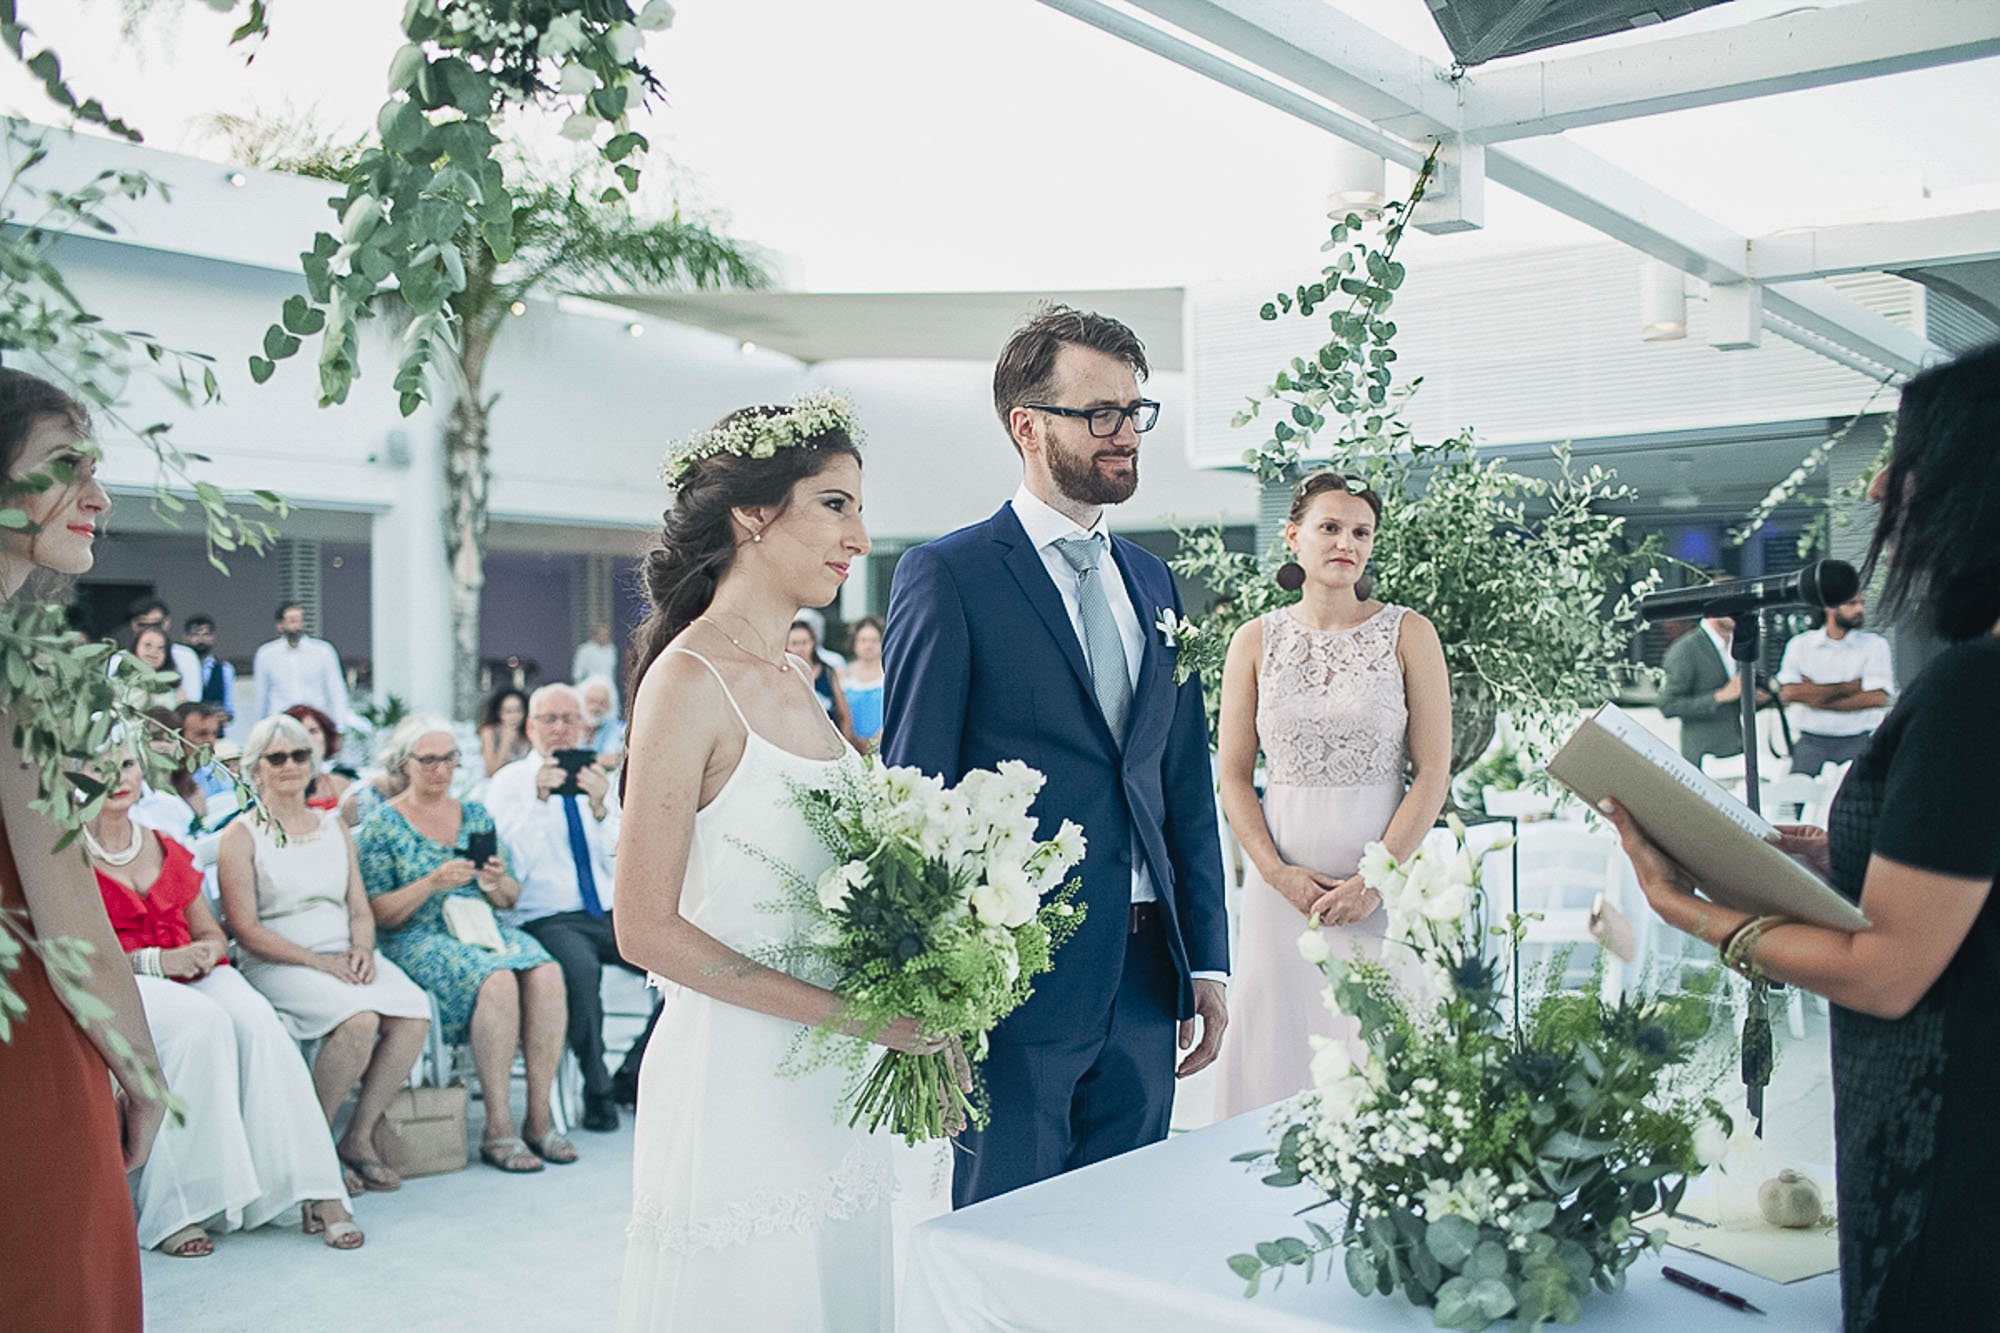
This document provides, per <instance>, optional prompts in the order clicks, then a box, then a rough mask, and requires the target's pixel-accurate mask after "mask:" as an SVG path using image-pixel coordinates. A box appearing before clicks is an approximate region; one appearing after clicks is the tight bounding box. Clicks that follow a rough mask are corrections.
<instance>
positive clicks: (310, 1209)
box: [83, 754, 362, 1259]
mask: <svg viewBox="0 0 2000 1333" xmlns="http://www.w3.org/2000/svg"><path fill="white" fill-rule="evenodd" d="M140 779H141V771H140V766H139V761H138V760H137V759H136V758H133V757H132V756H130V755H129V754H128V755H126V756H125V757H124V758H123V760H122V762H120V764H119V766H118V769H117V771H116V773H115V774H113V775H112V778H111V782H112V787H111V794H110V795H109V796H108V797H107V798H106V799H105V802H104V807H103V809H102V810H101V811H100V812H99V813H98V816H97V818H96V819H94V820H92V821H91V823H90V826H89V827H88V828H87V829H86V830H85V831H84V835H83V845H84V848H85V849H86V850H87V851H88V852H89V854H90V862H91V867H92V868H93V869H94V870H95V871H96V872H97V888H98V892H99V893H100V894H101V895H102V896H103V899H104V907H105V911H106V914H107V915H109V917H110V918H111V924H112V927H113V928H114V929H115V930H116V931H117V932H118V942H119V944H121V945H122V946H124V950H125V954H126V956H127V957H128V958H129V959H130V960H131V967H132V971H133V973H134V974H135V975H136V976H137V978H138V985H139V996H140V998H141V1000H143V1001H144V1003H145V1006H146V1023H147V1026H148V1027H149V1028H151V1030H152V1033H153V1041H154V1043H155V1044H156V1045H157V1046H158V1047H159V1050H160V1068H161V1071H162V1072H163V1073H164V1074H165V1075H166V1078H167V1085H168V1086H169V1087H171V1088H172V1089H173V1090H174V1093H175V1095H176V1096H178V1097H179V1098H180V1099H181V1101H182V1102H183V1103H184V1104H185V1105H186V1107H187V1115H186V1118H185V1119H184V1120H182V1121H180V1122H178V1123H175V1124H169V1125H168V1126H167V1127H166V1128H164V1129H162V1130H161V1131H160V1136H159V1138H158V1139H157V1140H156V1141H155V1142H154V1145H153V1156H152V1158H151V1160H149V1161H148V1162H147V1163H146V1169H145V1170H144V1172H142V1173H141V1175H140V1177H139V1182H138V1188H137V1191H136V1196H135V1197H136V1199H137V1202H138V1206H139V1244H141V1245H143V1246H146V1247H148V1248H154V1247H157V1248H158V1249H159V1250H160V1252H161V1253H163V1254H170V1255H173V1256H174V1257H175V1258H179V1259H196V1258H201V1257H202V1256H204V1255H208V1254H211V1253H213V1252H214V1249H215V1242H214V1240H213V1238H212V1237H211V1236H210V1234H209V1228H211V1227H213V1228H216V1229H218V1230H224V1231H236V1230H243V1231H249V1230H252V1229H254V1228H256V1227H260V1226H263V1225H264V1224H265V1223H267V1222H271V1221H275V1220H276V1219H277V1218H279V1217H280V1216H282V1215H283V1214H285V1213H287V1212H289V1211H291V1209H292V1208H294V1207H297V1208H298V1209H299V1210H300V1215H301V1218H302V1220H303V1222H304V1224H305V1230H306V1231H307V1232H308V1233H309V1234H319V1235H322V1236H323V1237H324V1239H325V1241H326V1244H328V1245H329V1246H332V1247H333V1248H334V1249H338V1250H352V1249H358V1248H359V1247H360V1245H361V1242H362V1235H361V1230H360V1228H359V1227H357V1226H355V1225H354V1219H353V1217H352V1216H351V1215H350V1214H349V1213H348V1211H347V1203H346V1200H345V1198H344V1197H343V1194H344V1190H343V1186H344V1183H345V1182H344V1181H343V1180H342V1176H341V1169H340V1163H339V1161H338V1160H336V1158H335V1156H334V1150H333V1143H332V1140H331V1138H330V1137H329V1131H328V1128H327V1127H326V1126H325V1124H324V1123H323V1121H322V1120H321V1115H320V1105H319V1103H318V1101H317V1100H316V1099H315V1098H314V1096H313V1080H312V1076H311V1075H310V1074H308V1073H307V1072H306V1066H305V1062H304V1061H302V1060H300V1059H299V1048H298V1047H297V1046H296V1045H295V1044H293V1042H292V1038H291V1036H290V1034H289V1033H287V1032H286V1030H285V1027H284V1025H283V1023H282V1022H281V1021H280V1020H279V1017H278V1015H277V1014H276V1013H274V1012H272V1009H271V1005H270V1002H269V1001H268V1000H267V999H266V998H265V997H264V996H263V995H260V994H259V993H258V992H257V991H256V989H255V988H253V987H252V986H251V984H250V983H249V981H248V980H246V979H245V978H244V977H243V975H242V974H241V973H240V972H239V971H238V970H237V969H236V968H234V967H231V966H230V965H229V951H228V945H227V944H226V942H225V941H224V939H223V936H222V927H221V926H220V925H219V924H218V923H217V922H216V919H215V914H214V913H212V912H210V911H209V910H208V901H207V899H206V898H205V897H204V896H203V894H202V876H201V872H200V871H199V870H197V869H195V864H194V859H193V857H192V856H191V855H190V854H189V852H188V851H187V849H186V848H184V847H182V846H181V845H180V844H179V843H177V842H175V841H174V840H173V839H171V838H168V837H164V836H162V835H161V834H159V833H158V832H155V831H154V830H152V829H149V828H146V827H145V826H143V825H141V824H139V823H137V822H135V821H134V820H133V818H132V808H133V806H135V805H136V804H138V802H139V794H140V789H141V786H142V785H143V784H142V783H141V780H140Z"/></svg>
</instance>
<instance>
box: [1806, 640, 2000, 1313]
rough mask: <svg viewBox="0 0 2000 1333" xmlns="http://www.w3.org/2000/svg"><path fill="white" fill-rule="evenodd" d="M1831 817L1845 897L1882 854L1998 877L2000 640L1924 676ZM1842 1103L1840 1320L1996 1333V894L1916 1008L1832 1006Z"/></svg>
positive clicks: (1999, 1290)
mask: <svg viewBox="0 0 2000 1333" xmlns="http://www.w3.org/2000/svg"><path fill="white" fill-rule="evenodd" d="M1828 824H1829V826H1830V827H1829V835H1830V838H1831V842H1832V854H1833V882H1834V885H1835V886H1836V887H1837V888H1838V889H1839V890H1840V891H1841V892H1842V893H1844V894H1846V895H1847V896H1848V897H1850V898H1854V899H1857V900H1858V899H1859V898H1860V896H1861V886H1862V881H1863V880H1864V879H1865V878H1866V876H1867V871H1868V860H1869V857H1870V856H1871V855H1880V856H1883V857H1886V858H1887V859H1889V860H1892V861H1896V862H1898V863H1900V864H1903V865H1907V866H1912V867H1915V868H1917V869H1920V870H1927V871H1932V872H1934V873H1937V874H1944V875H1954V876H1961V877H1965V878H1972V879H1983V880H1987V881H1989V882H1992V881H1996V880H2000V639H1995V638H1990V637H1988V638H1982V639H1977V640H1973V641H1971V642H1969V643H1962V644H1959V645H1957V646H1955V647H1953V648H1952V649H1950V650H1949V651H1947V652H1946V653H1945V654H1944V655H1943V656H1942V657H1940V658H1938V660H1937V661H1936V662H1934V663H1932V664H1931V666H1930V667H1929V669H1927V670H1926V671H1925V672H1924V673H1923V675H1921V676H1920V677H1918V679H1917V681H1916V683H1915V684H1914V685H1913V686H1912V687H1911V688H1910V690H1909V691H1908V693H1906V694H1905V695H1904V696H1903V698H1902V700H1901V701H1900V703H1899V704H1898V705H1897V707H1896V709H1895V711H1894V712H1893V713H1892V714H1891V715H1890V716H1889V719H1888V721H1887V722H1885V723H1884V724H1883V726H1882V729H1881V730H1880V731H1878V732H1877V733H1876V736H1875V741H1874V744H1873V745H1872V746H1871V747H1870V749H1869V751H1868V753H1867V754H1865V755H1863V756H1862V757H1861V758H1860V759H1858V760H1856V761H1855V764H1854V767H1853V768H1852V769H1851V770H1850V771H1849V772H1848V775H1847V781H1846V782H1845V783H1844V784H1843V785H1842V787H1841V789H1840V795H1839V797H1838V798H1837V799H1836V800H1835V802H1834V805H1833V810H1832V813H1831V816H1830V817H1829V819H1828ZM1833 1097H1834V1105H1833V1124H1834V1142H1835V1153H1836V1159H1837V1162H1838V1168H1839V1209H1840V1284H1841V1304H1842V1307H1843V1310H1844V1315H1845V1320H1846V1327H1847V1328H1848V1329H1849V1330H1864V1329H1865V1330H1901V1329H1938V1330H1953V1331H1954V1333H2000V1281H1996V1280H1995V1276H1994V1259H1995V1256H1996V1253H1997V1252H1996V1248H1995V1241H1994V1235H1995V1230H1996V1223H2000V893H1995V892H1992V891H1989V892H1988V894H1987V897H1986V901H1985V904H1984V906H1982V907H1981V909H1980V912H1979V915H1978V917H1977V918H1976V919H1975V920H1974V921H1973V923H1972V929H1971V930H1970V931H1969V932H1968V933H1967V935H1966V937H1965V942H1964V943H1963V944H1961V945H1960V946H1959V950H1958V952H1957V954H1955V955H1954V956H1953V958H1952V960H1951V962H1950V963H1949V964H1948V965H1947V966H1946V968H1945V970H1944V974H1943V975H1942V976H1940V977H1939V978H1938V979H1937V982H1936V984H1934V985H1933V986H1932V987H1931V988H1930V990H1929V991H1928V992H1927V993H1926V994H1925V995H1924V997H1923V999H1921V1000H1919V1001H1918V1002H1917V1005H1916V1007H1915V1008H1914V1009H1912V1010H1911V1011H1910V1012H1909V1013H1908V1014H1907V1015H1905V1016H1904V1017H1902V1018H1898V1019H1882V1018H1874V1017H1871V1016H1869V1015H1867V1014H1862V1013H1856V1012H1854V1011H1853V1010H1850V1009H1844V1008H1841V1007H1839V1006H1837V1005H1836V1006H1835V1007H1834V1009H1833Z"/></svg>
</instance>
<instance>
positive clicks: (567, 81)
mask: <svg viewBox="0 0 2000 1333" xmlns="http://www.w3.org/2000/svg"><path fill="white" fill-rule="evenodd" d="M596 86H597V76H596V75H595V74H593V73H591V72H590V67H589V66H587V65H580V64H574V63H572V64H568V65H564V66H563V71H562V81H561V82H560V83H558V84H557V85H556V91H557V92H560V93H567V94H569V95H570V96H572V97H574V96H576V95H577V94H579V93H587V92H589V91H590V90H591V89H592V88H595V87H596Z"/></svg>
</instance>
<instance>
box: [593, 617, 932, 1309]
mask: <svg viewBox="0 0 2000 1333" xmlns="http://www.w3.org/2000/svg"><path fill="white" fill-rule="evenodd" d="M669 651H673V652H681V653H685V654H686V655H687V656H689V657H693V658H694V659H695V660H696V661H699V662H701V664H702V665H703V666H706V667H708V669H709V670H710V671H711V672H715V668H714V666H713V665H711V664H710V663H709V662H708V661H707V659H705V658H703V657H701V656H700V655H699V654H696V653H693V652H688V651H687V650H686V649H671V650H669ZM794 666H795V667H796V663H794ZM715 678H716V680H717V682H718V683H720V682H721V681H722V676H721V673H720V672H715ZM722 691H723V695H724V697H725V698H728V699H729V706H730V707H731V708H732V709H735V711H736V717H737V720H738V721H742V722H743V726H744V730H745V731H746V732H747V733H748V734H749V740H748V741H747V742H746V743H745V745H744V749H743V757H742V759H741V760H740V761H739V762H738V763H737V766H736V771H735V772H734V773H732V774H731V775H730V777H729V780H728V781H727V782H725V783H724V784H723V787H722V790H721V791H719V792H717V793H716V795H715V799H714V800H712V801H710V802H709V803H708V805H707V806H706V807H705V808H704V809H702V810H701V811H700V812H698V813H697V814H696V815H695V826H694V840H693V845H692V847H691V849H690V851H689V856H688V868H687V875H686V879H685V881H684V883H683V886H682V889H681V914H682V915H683V916H684V917H686V918H687V919H688V920H689V921H690V922H692V923H693V924H694V925H696V926H699V927H700V928H701V929H702V930H704V931H707V932H708V933H709V934H710V935H713V936H714V937H715V938H716V939H718V940H720V941H722V942H723V943H724V944H726V945H728V946H729V947H730V948H732V949H735V950H736V951H738V952H739V953H743V954H748V955H755V954H756V953H757V952H758V951H759V950H761V949H764V948H767V947H769V946H772V945H776V944H780V943H783V942H785V941H786V940H788V939H790V938H793V937H794V936H795V934H796V932H797V931H798V930H799V929H801V928H803V926H804V925H805V924H807V923H806V922H804V921H803V920H801V919H799V918H796V917H792V916H789V915H786V914H781V913H775V912H772V911H768V910H765V909H766V908H767V907H768V905H769V904H770V903H771V901H772V900H773V899H775V898H776V897H777V896H778V893H779V884H778V879H777V876H776V874H775V873H774V872H773V871H772V869H771V867H770V866H769V865H768V864H767V863H766V862H765V861H763V860H761V859H759V857H758V856H756V855H753V854H751V853H750V852H749V851H746V850H745V848H744V846H743V844H749V845H750V846H754V847H756V848H758V849H760V850H761V851H762V853H763V854H764V855H766V856H768V857H771V858H772V859H774V860H776V861H777V862H779V863H780V864H783V865H786V866H790V867H792V868H794V869H796V870H797V871H799V872H800V873H801V874H804V875H806V876H808V877H810V878H817V877H818V876H819V874H820V872H821V871H823V870H825V869H826V868H827V867H828V866H829V865H831V864H832V857H831V856H830V855H829V854H828V853H827V852H826V850H825V849H824V848H823V847H821V846H820V843H819V840H818V839H817V838H816V837H814V836H813V834H812V832H811V830H809V829H808V828H807V827H806V824H805V821H804V819H803V818H802V817H801V816H800V815H799V813H798V811H797V809H796V808H795V807H794V806H793V804H792V802H791V797H790V793H789V791H788V790H787V787H786V780H787V779H790V780H792V781H794V782H804V783H812V782H815V781H825V780H826V779H827V778H828V777H829V776H830V775H831V774H832V773H833V772H834V771H835V770H836V769H837V768H838V767H839V766H840V765H842V764H847V763H854V762H858V759H857V757H856V756H855V754H854V752H853V751H852V750H850V749H848V748H847V746H846V743H845V742H844V741H841V740H840V739H839V737H838V735H837V734H836V733H832V731H831V728H829V734H830V735H832V738H833V740H834V741H835V742H836V743H837V744H839V745H840V747H841V748H840V755H839V757H838V758H835V759H824V760H822V759H810V758H806V757H804V756H801V755H796V754H793V753H791V752H790V751H787V750H783V749H780V748H779V747H778V746H776V745H774V744H772V743H771V742H770V741H767V740H765V739H764V738H763V737H761V736H759V735H758V734H757V733H756V732H755V731H754V730H752V729H751V727H750V725H749V723H748V722H747V721H744V718H743V710H742V709H741V708H738V707H737V705H736V700H735V698H734V697H733V696H730V694H729V687H728V686H727V685H726V684H724V685H723V687H722ZM656 984H659V985H660V986H661V987H662V989H663V990H664V992H665V996H666V1001H665V1008H664V1009H663V1010H662V1011H661V1014H660V1021H659V1024H658V1026H657V1027H656V1028H655V1029H654V1032H653V1037H652V1040H651V1041H650V1042H649V1043H648V1045H647V1047H646V1058H645V1063H644V1065H643V1066H642V1067H641V1071H640V1074H639V1118H638V1125H637V1128H636V1130H635V1131H634V1140H633V1163H632V1221H631V1225H630V1226H629V1227H628V1228H627V1243H626V1251H625V1277H624V1282H623V1284H622V1285H621V1287H620V1290H619V1301H618V1327H619V1328H620V1329H647V1330H656V1329H685V1330H698V1331H699V1333H711V1331H713V1330H724V1329H727V1330H741V1331H742V1333H761V1331H762V1330H771V1333H810V1331H811V1330H815V1329H824V1330H828V1333H835V1331H837V1333H856V1331H865V1330H874V1329H887V1328H888V1327H890V1325H891V1322H892V1319H893V1309H894V1276H893V1268H892V1251H891V1245H890V1204H891V1201H892V1199H893V1197H894V1195H895V1190H896V1176H895V1168H894V1165H893V1162H892V1159H891V1156H890V1147H889V1141H888V1139H887V1138H886V1137H885V1136H881V1135H869V1134H867V1133H865V1132H863V1131H861V1130H858V1129H850V1128H848V1126H847V1123H846V1116H845V1114H844V1113H839V1112H837V1111H836V1107H837V1105H838V1103H839V1100H840V1097H841V1093H842V1091H843V1090H844V1088H845V1086H846V1083H847V1079H848V1070H847V1067H846V1065H845V1064H843V1063H841V1062H839V1061H835V1062H833V1063H831V1064H828V1065H825V1066H823V1067H821V1068H820V1069H818V1070H816V1071H814V1072H812V1073H810V1074H806V1075H803V1076H799V1077H794V1076H791V1075H788V1074H781V1073H779V1066H780V1065H781V1064H782V1063H783V1062H784V1061H785V1058H786V1056H787V1055H788V1054H791V1053H792V1052H793V1050H794V1043H795V1041H796V1040H797V1038H798V1037H799V1035H800V1034H801V1032H802V1031H803V1029H801V1028H800V1027H799V1026H798V1025H797V1024H796V1023H788V1022H785V1021H783V1020H781V1019H776V1018H771V1017H769V1016H767V1015H764V1014H760V1013H757V1012H755V1011H753V1010H750V1009H744V1008H740V1007H738V1006H736V1005H731V1004H725V1003H723V1002H722V1001H720V1000H716V999H711V998H710V997H708V996H706V995H703V994H701V993H700V992H698V991H694V990H690V989H688V988H686V987H682V986H675V985H673V984H671V983H668V982H664V981H658V982H657V983H656Z"/></svg>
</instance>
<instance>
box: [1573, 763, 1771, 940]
mask: <svg viewBox="0 0 2000 1333" xmlns="http://www.w3.org/2000/svg"><path fill="white" fill-rule="evenodd" d="M1597 808H1598V809H1599V810H1600V811H1602V812H1603V814H1604V817H1605V818H1606V819H1608V820H1610V821H1611V825H1612V827H1613V828H1615V829H1617V830H1618V840H1619V841H1620V842H1622V843H1623V844H1624V845H1625V855H1626V856H1628V857H1630V858H1631V859H1632V873H1633V875H1634V876H1635V877H1637V879H1638V881H1639V889H1640V891H1641V892H1642V893H1644V894H1645V895H1646V902H1647V903H1648V904H1650V905H1651V907H1652V909H1653V910H1654V911H1655V912H1658V913H1659V914H1660V919H1661V920H1662V921H1664V922H1666V923H1667V924H1668V925H1670V926H1672V927H1674V928H1675V929H1676V930H1684V931H1686V932H1687V933H1688V934H1690V935H1693V936H1696V937H1698V938H1700V939H1704V940H1708V941H1709V942H1710V943H1714V942H1715V941H1714V940H1713V939H1712V938H1711V937H1712V936H1713V935H1715V933H1716V928H1717V927H1718V926H1727V925H1728V924H1730V923H1732V922H1734V921H1740V920H1742V919H1744V918H1743V914H1742V913H1740V912H1735V911H1732V910H1731V909H1729V908H1727V907H1719V906H1717V905H1716V904H1714V903H1711V902H1708V901H1707V900H1705V899H1702V898H1697V897H1695V893H1694V876H1693V875H1690V874H1689V873H1688V871H1687V867H1686V866H1683V865H1682V864H1681V863H1680V862H1678V861H1676V860H1674V859H1673V858H1672V857H1670V856H1668V855H1667V854H1666V853H1665V852H1663V851H1661V850H1660V849H1659V848H1658V847H1656V846H1655V845H1654V844H1653V840H1652V839H1651V838H1648V837H1647V836H1646V834H1645V832H1644V830H1642V829H1641V828H1640V827H1639V826H1638V825H1637V824H1636V823H1634V822H1633V820H1632V812H1631V811H1630V810H1627V809H1626V808H1625V807H1624V806H1623V805H1621V804H1619V803H1618V802H1617V801H1615V800H1613V799H1611V798H1610V797H1608V796H1607V797H1605V798H1604V799H1603V800H1602V801H1599V802H1598V803H1597ZM1727 933H1728V931H1727V930H1726V929H1724V931H1723V934H1725V935H1726V934H1727Z"/></svg>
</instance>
